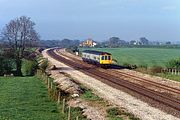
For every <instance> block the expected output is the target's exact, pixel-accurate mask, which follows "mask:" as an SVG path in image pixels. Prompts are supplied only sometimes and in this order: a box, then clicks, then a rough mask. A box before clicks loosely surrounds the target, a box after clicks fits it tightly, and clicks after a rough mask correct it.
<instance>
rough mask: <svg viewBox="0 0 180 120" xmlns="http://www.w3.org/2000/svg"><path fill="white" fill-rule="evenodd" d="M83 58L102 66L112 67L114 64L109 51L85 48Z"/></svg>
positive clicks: (85, 60)
mask: <svg viewBox="0 0 180 120" xmlns="http://www.w3.org/2000/svg"><path fill="white" fill-rule="evenodd" d="M82 60H83V61H84V62H87V63H91V64H95V65H97V66H100V67H110V66H111V64H112V54H111V53H108V52H102V51H95V50H84V51H82Z"/></svg>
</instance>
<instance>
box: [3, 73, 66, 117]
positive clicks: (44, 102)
mask: <svg viewBox="0 0 180 120" xmlns="http://www.w3.org/2000/svg"><path fill="white" fill-rule="evenodd" d="M0 86H1V87H0V96H1V97H0V120H59V119H61V118H60V117H61V116H60V113H59V112H58V109H57V105H56V104H55V102H53V101H51V100H50V98H48V94H47V89H46V87H45V85H44V84H43V83H42V82H41V81H40V80H38V79H37V78H36V77H7V78H6V77H0ZM62 119H63V118H62Z"/></svg>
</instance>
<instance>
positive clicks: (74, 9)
mask: <svg viewBox="0 0 180 120" xmlns="http://www.w3.org/2000/svg"><path fill="white" fill-rule="evenodd" d="M22 15H26V16H29V17H31V19H32V20H33V21H34V22H35V23H36V30H37V31H38V32H39V34H40V36H41V38H42V39H63V38H69V39H79V40H84V39H87V38H92V39H94V40H96V41H102V40H107V39H108V38H109V37H112V36H117V37H119V38H121V39H123V40H127V41H129V40H134V39H135V40H136V39H139V38H140V37H146V38H148V39H149V40H152V41H180V0H0V29H2V28H3V27H4V25H5V24H7V23H8V22H9V21H10V20H11V19H14V18H17V17H19V16H22Z"/></svg>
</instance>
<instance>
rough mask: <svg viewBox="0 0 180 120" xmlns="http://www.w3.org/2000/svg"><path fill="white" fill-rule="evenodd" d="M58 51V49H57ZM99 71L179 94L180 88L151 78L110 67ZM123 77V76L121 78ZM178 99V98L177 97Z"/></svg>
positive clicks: (89, 65)
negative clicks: (113, 69)
mask: <svg viewBox="0 0 180 120" xmlns="http://www.w3.org/2000/svg"><path fill="white" fill-rule="evenodd" d="M57 52H58V51H57ZM61 54H62V55H63V56H65V57H68V58H70V59H71V60H76V61H78V62H79V63H81V64H83V65H86V66H87V65H88V67H93V65H91V64H86V63H84V62H83V61H81V60H79V59H76V58H74V57H70V56H68V55H66V54H63V53H61ZM98 70H99V71H101V72H104V71H105V72H106V74H109V75H114V76H117V77H127V78H131V79H133V80H136V81H138V82H141V83H146V84H148V85H151V86H154V87H157V88H161V89H162V90H165V91H168V92H171V93H172V94H177V95H180V89H178V88H175V87H171V86H167V85H164V84H161V83H158V82H154V81H152V80H148V79H145V78H142V77H138V76H135V75H132V74H129V73H124V72H121V71H112V69H110V70H108V69H106V70H104V69H98ZM122 79H123V78H122ZM179 100H180V99H179Z"/></svg>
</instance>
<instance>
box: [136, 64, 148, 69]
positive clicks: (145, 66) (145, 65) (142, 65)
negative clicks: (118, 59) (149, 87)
mask: <svg viewBox="0 0 180 120" xmlns="http://www.w3.org/2000/svg"><path fill="white" fill-rule="evenodd" d="M138 68H145V69H147V68H148V65H147V64H141V65H139V66H138Z"/></svg>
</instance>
